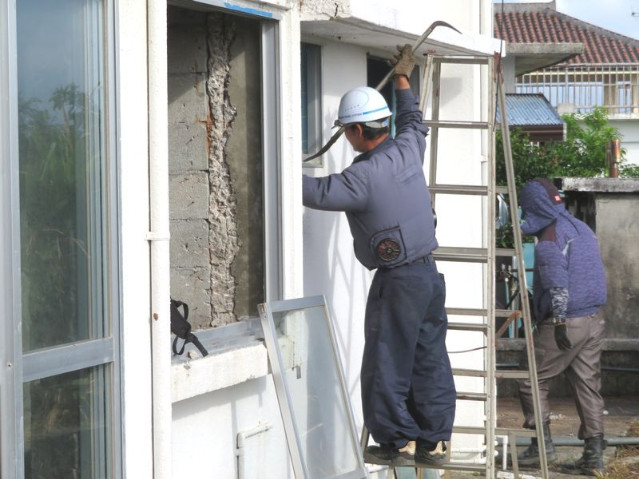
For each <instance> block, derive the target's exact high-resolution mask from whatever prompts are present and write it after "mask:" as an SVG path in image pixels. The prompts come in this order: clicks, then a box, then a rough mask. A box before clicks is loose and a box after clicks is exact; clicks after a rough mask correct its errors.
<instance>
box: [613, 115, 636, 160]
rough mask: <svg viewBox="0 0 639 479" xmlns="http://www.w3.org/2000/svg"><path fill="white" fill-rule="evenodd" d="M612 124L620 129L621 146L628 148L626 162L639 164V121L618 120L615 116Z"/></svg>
mask: <svg viewBox="0 0 639 479" xmlns="http://www.w3.org/2000/svg"><path fill="white" fill-rule="evenodd" d="M610 125H611V126H612V127H613V128H618V129H619V133H620V137H621V147H622V148H625V149H626V163H627V164H631V163H632V164H633V165H639V121H638V120H636V119H635V120H617V119H616V118H615V117H614V116H613V117H611V119H610Z"/></svg>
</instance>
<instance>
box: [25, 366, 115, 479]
mask: <svg viewBox="0 0 639 479" xmlns="http://www.w3.org/2000/svg"><path fill="white" fill-rule="evenodd" d="M109 369H110V368H109V367H104V366H101V367H98V368H93V369H90V370H82V371H76V372H73V373H69V374H64V375H60V376H55V377H52V378H46V379H41V380H38V381H32V382H29V383H26V384H25V385H24V451H25V453H24V454H25V458H24V459H25V464H24V467H25V478H26V479H53V478H74V479H94V478H95V479H98V478H106V477H112V471H111V470H110V469H111V468H110V464H111V463H112V448H111V446H110V440H109V438H111V437H112V434H111V426H110V424H111V422H112V421H111V418H110V413H109V411H110V408H109V407H108V399H107V398H108V397H109V389H110V387H111V384H110V380H109V377H110V375H109V374H108V371H109Z"/></svg>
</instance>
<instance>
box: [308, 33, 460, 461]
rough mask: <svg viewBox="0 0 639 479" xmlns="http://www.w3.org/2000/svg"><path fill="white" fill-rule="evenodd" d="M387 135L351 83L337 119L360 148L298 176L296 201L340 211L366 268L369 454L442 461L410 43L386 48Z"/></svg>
mask: <svg viewBox="0 0 639 479" xmlns="http://www.w3.org/2000/svg"><path fill="white" fill-rule="evenodd" d="M395 62H396V67H395V76H394V82H395V96H396V102H397V111H396V117H395V126H396V135H395V138H392V137H391V136H390V135H389V121H390V118H389V117H390V115H391V112H390V110H389V109H388V106H387V104H386V101H385V100H384V98H383V97H382V95H381V94H380V93H379V92H377V91H376V90H374V89H372V88H368V87H359V88H355V89H353V90H351V91H349V92H348V93H346V94H345V95H344V96H343V97H342V99H341V101H340V106H339V113H338V123H339V124H341V125H343V126H344V128H345V136H346V139H347V140H348V141H349V143H350V144H351V146H352V147H353V149H354V150H355V151H357V152H359V153H361V154H360V155H359V156H357V157H356V158H355V159H354V160H353V163H352V164H351V165H350V166H349V167H348V168H346V169H345V170H344V171H342V172H341V173H338V174H332V175H329V176H326V177H322V178H313V177H309V176H304V177H303V198H304V205H305V206H307V207H310V208H315V209H320V210H328V211H344V212H345V213H346V217H347V219H348V223H349V226H350V230H351V233H352V235H353V240H354V241H353V243H354V250H355V256H356V257H357V259H358V260H359V261H360V262H361V263H362V264H363V265H364V266H365V267H367V268H368V269H370V270H373V269H375V270H376V272H375V276H374V278H373V282H372V284H371V287H370V290H369V295H368V301H367V304H366V317H365V325H364V329H365V347H364V356H363V359H362V369H361V387H362V406H363V413H364V423H365V426H366V427H367V428H368V430H369V432H370V433H371V435H372V437H373V439H375V441H376V442H377V443H378V444H379V445H378V446H369V447H368V448H367V450H366V451H365V458H366V460H367V461H368V462H374V463H377V464H397V463H398V461H413V460H414V461H415V462H416V463H418V464H419V463H423V464H430V465H438V464H442V463H443V462H445V453H444V452H445V450H446V445H445V442H444V441H448V440H450V437H451V432H452V426H453V420H454V416H455V399H456V393H455V385H454V382H453V375H452V371H451V367H450V362H449V359H448V353H447V350H446V344H445V340H446V331H447V325H448V320H447V317H446V312H445V309H444V302H445V296H446V290H445V283H444V279H443V276H442V275H440V274H439V273H438V271H437V266H436V264H435V261H434V260H433V257H432V255H431V252H432V251H433V250H434V249H435V248H436V247H437V240H436V238H435V221H434V216H433V211H432V208H431V202H430V194H429V191H428V187H427V185H426V179H425V177H424V172H423V161H424V151H425V149H426V139H425V137H426V135H427V133H428V128H427V127H426V126H424V124H423V123H422V117H423V115H422V112H421V111H419V107H418V102H417V99H416V97H415V96H414V95H413V93H412V92H411V90H410V84H409V82H408V78H409V76H410V73H411V71H412V69H413V67H414V65H415V60H414V57H413V54H412V51H411V47H410V45H406V46H404V47H403V48H401V49H400V53H399V54H398V55H396V57H395Z"/></svg>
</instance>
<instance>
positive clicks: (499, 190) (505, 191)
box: [495, 185, 510, 195]
mask: <svg viewBox="0 0 639 479" xmlns="http://www.w3.org/2000/svg"><path fill="white" fill-rule="evenodd" d="M495 192H496V193H501V194H502V195H509V194H510V191H508V187H507V186H499V185H498V186H495Z"/></svg>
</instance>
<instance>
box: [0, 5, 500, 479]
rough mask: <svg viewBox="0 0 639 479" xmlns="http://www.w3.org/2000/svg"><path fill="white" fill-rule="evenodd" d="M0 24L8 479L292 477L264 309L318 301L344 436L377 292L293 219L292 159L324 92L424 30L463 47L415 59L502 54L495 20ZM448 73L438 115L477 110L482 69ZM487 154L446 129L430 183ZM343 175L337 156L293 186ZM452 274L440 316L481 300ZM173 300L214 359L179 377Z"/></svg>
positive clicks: (42, 12)
mask: <svg viewBox="0 0 639 479" xmlns="http://www.w3.org/2000/svg"><path fill="white" fill-rule="evenodd" d="M0 8H1V9H2V11H3V12H4V14H3V15H0V32H1V33H0V92H1V93H2V95H0V135H1V138H0V158H1V161H0V196H1V198H2V200H1V201H0V205H1V206H0V211H1V216H2V223H1V225H2V226H1V228H2V234H1V235H0V271H1V274H0V291H2V294H3V301H2V314H1V315H0V329H1V330H2V334H1V335H0V337H1V338H2V339H1V340H0V341H2V347H1V348H0V357H1V359H2V362H1V364H2V365H3V366H2V369H1V370H0V408H1V409H0V434H1V436H0V447H1V448H2V450H1V457H2V464H1V468H2V469H1V475H2V477H16V478H19V479H21V478H22V477H37V476H38V474H43V475H44V476H45V477H47V476H48V477H73V476H74V475H80V476H81V477H118V478H119V477H135V478H150V477H155V478H157V479H164V478H167V477H185V476H189V475H197V476H198V477H211V478H213V477H215V478H235V477H257V475H258V472H257V471H259V474H262V477H272V478H278V479H280V478H284V477H292V473H291V471H290V467H289V459H288V451H287V447H286V440H285V437H284V430H283V427H282V423H281V419H280V414H279V410H278V405H277V400H276V396H275V392H274V387H273V382H272V378H271V376H270V373H269V366H268V361H267V356H266V350H265V348H264V345H263V343H262V342H261V341H260V340H259V336H260V328H259V325H258V323H257V321H256V317H257V304H258V303H260V302H264V301H269V300H275V299H282V298H297V297H301V296H305V295H307V296H308V295H317V294H323V295H325V296H326V298H327V300H328V303H329V305H330V310H331V315H332V317H333V320H334V322H335V325H336V327H337V330H338V342H339V347H340V353H341V355H342V363H343V365H344V369H345V373H346V380H347V386H348V391H349V394H350V396H351V402H352V404H353V406H354V407H355V408H356V411H355V415H356V420H357V424H358V427H359V426H361V414H360V413H359V411H358V408H359V391H358V387H359V386H358V384H359V380H358V371H359V363H360V358H361V350H362V346H363V338H362V334H361V331H362V329H363V326H362V320H363V313H364V311H363V308H364V303H365V298H366V291H367V287H368V283H369V281H370V279H371V273H370V272H368V271H366V270H365V269H363V268H362V267H361V266H360V265H359V264H358V263H357V262H356V261H355V260H354V257H353V254H352V251H351V241H350V235H349V232H348V228H347V225H346V222H345V220H344V218H343V217H342V216H340V215H337V214H333V215H330V214H321V213H318V212H307V211H305V210H304V208H303V207H302V204H301V182H300V176H301V174H302V171H303V167H302V161H301V159H302V157H303V155H304V154H303V151H304V150H308V151H312V150H313V148H314V147H316V146H317V145H319V144H321V143H323V142H324V141H326V140H327V139H328V137H329V136H330V133H331V131H330V125H332V121H333V119H334V118H335V116H336V111H337V105H338V101H339V98H340V96H341V95H342V94H343V93H344V92H345V91H346V90H347V89H349V88H350V87H353V86H356V85H361V84H367V83H370V82H372V81H373V79H374V78H375V77H376V76H377V75H379V73H380V72H382V71H384V69H385V68H386V67H385V66H384V61H385V60H386V59H388V58H389V57H390V56H391V54H392V53H394V51H395V50H394V49H395V45H396V44H401V43H406V42H412V41H414V40H415V39H416V38H417V36H418V35H420V34H421V33H422V32H423V31H424V30H425V29H426V27H428V25H430V24H431V23H432V22H433V21H435V20H445V21H448V22H449V23H451V24H453V25H454V26H456V27H457V28H459V29H460V30H462V31H463V33H464V34H463V35H459V34H457V33H455V32H452V31H436V32H435V33H434V34H433V36H432V39H431V40H430V41H429V42H428V43H427V44H426V45H425V46H424V47H423V49H422V51H421V53H423V52H425V51H426V50H429V51H433V52H439V53H460V52H461V53H472V52H477V53H480V54H482V55H492V54H493V52H494V51H496V50H499V42H496V41H495V40H494V39H493V38H492V20H493V15H492V4H491V2H489V1H486V0H476V1H473V2H468V1H467V0H451V1H448V2H440V3H438V4H426V3H425V2H422V1H419V0H403V1H396V2H393V3H392V4H389V3H388V2H384V1H381V0H380V1H374V2H371V1H364V0H350V1H348V0H344V1H338V2H323V1H304V2H297V1H290V0H268V1H253V0H245V1H241V2H237V3H235V2H225V1H221V0H201V1H200V0H172V1H170V2H168V5H167V2H165V1H159V0H148V1H147V2H140V1H138V0H120V1H115V0H101V1H93V0H91V1H89V0H87V1H83V0H80V1H78V0H62V1H59V2H55V3H52V2H48V1H44V0H40V1H38V0H32V1H20V2H17V1H14V0H0ZM418 76H419V75H418ZM444 78H445V80H446V81H445V82H443V83H445V85H446V86H448V87H450V89H449V90H447V91H446V92H443V93H442V112H443V113H446V114H447V115H450V116H451V117H454V116H455V115H460V114H461V113H465V114H467V115H470V116H471V117H474V116H476V115H477V114H478V113H477V112H478V111H479V110H480V109H481V107H483V106H485V104H486V102H487V97H486V95H487V92H488V84H489V78H488V74H487V73H486V72H485V71H484V70H481V69H479V68H469V69H463V68H459V69H457V68H451V69H450V70H448V71H446V72H444ZM417 83H418V84H419V81H418V82H417ZM486 145H487V142H486V138H485V136H482V135H480V134H475V135H472V136H470V137H465V136H463V134H462V133H461V132H459V133H454V132H453V133H451V136H450V137H449V138H448V140H447V141H446V142H442V145H441V147H442V151H443V154H444V155H445V156H446V157H447V158H450V162H449V163H447V164H445V165H442V168H441V172H440V173H441V174H442V175H444V177H448V178H455V177H456V176H457V175H458V174H459V172H463V174H464V175H466V177H467V178H466V179H467V180H469V183H470V182H472V181H475V182H476V183H477V184H479V183H480V181H481V177H482V174H483V173H484V170H483V167H484V163H483V161H484V160H485V157H486V151H485V149H486ZM351 157H352V152H351V151H350V148H349V147H348V145H347V144H346V142H345V141H343V140H342V141H340V142H338V143H337V144H336V145H335V146H334V147H333V149H332V150H331V152H330V154H328V155H327V156H326V157H325V158H323V161H322V162H319V163H318V164H316V165H315V169H312V170H307V172H308V173H310V174H328V173H331V172H335V171H340V170H341V169H342V168H344V167H345V166H346V165H347V164H348V163H349V162H350V159H351ZM451 182H452V181H451ZM458 207H459V205H455V204H450V203H449V204H447V205H446V204H443V205H442V206H441V208H442V209H441V210H440V211H439V213H440V215H441V217H442V218H453V217H454V213H453V212H455V211H458V209H459V208H458ZM484 220H485V219H483V218H481V217H473V218H472V221H457V218H455V220H454V221H453V220H449V221H448V227H447V228H444V226H446V225H445V223H446V222H445V221H443V224H442V229H441V230H440V231H441V236H442V240H450V239H455V238H459V237H463V238H466V239H469V240H471V241H473V242H475V243H476V244H481V242H482V239H483V238H482V234H481V225H482V223H481V222H482V221H484ZM445 273H446V274H447V279H448V284H449V288H448V295H449V300H450V301H451V303H453V304H455V305H458V306H460V307H461V306H464V305H466V304H468V302H471V301H472V302H474V304H476V303H477V302H481V300H482V298H483V297H484V294H483V293H484V287H485V285H484V284H482V281H481V279H479V280H478V278H481V277H482V276H481V270H480V268H475V269H473V271H470V272H469V271H467V270H464V269H463V268H461V267H455V266H449V267H448V268H447V269H446V271H445ZM171 295H174V296H176V297H178V298H180V299H184V300H186V301H187V302H188V303H189V305H190V306H191V319H192V322H193V324H194V325H195V326H196V328H198V330H199V334H200V337H201V338H202V341H203V342H204V343H205V345H206V346H207V348H208V349H209V351H210V354H209V356H207V357H206V358H201V357H200V356H199V355H198V353H197V352H196V351H195V350H193V349H190V348H189V349H188V355H187V356H185V357H181V358H173V361H172V358H171V353H170V348H171V343H170V341H171V336H170V330H169V303H168V298H169V296H171ZM449 341H450V347H451V349H454V350H465V349H469V348H471V349H472V346H473V345H474V341H475V340H474V339H469V338H467V337H465V336H464V335H462V334H461V333H460V334H454V335H453V334H451V335H450V338H449ZM482 359H483V353H482V352H481V351H478V352H473V353H471V356H470V357H468V356H463V355H458V356H456V357H455V358H454V359H453V361H454V362H464V361H466V362H468V361H477V362H480V361H482ZM481 412H482V405H481V404H475V405H467V406H464V407H460V409H459V414H458V418H459V420H460V421H462V422H465V423H466V424H469V423H470V425H472V424H473V423H481V417H482V415H481ZM475 442H478V441H475ZM456 444H459V445H460V446H459V447H461V446H463V447H464V448H467V449H473V448H474V450H475V451H477V450H478V449H477V448H478V446H479V444H471V445H465V444H464V443H463V442H458V443H456ZM455 447H458V446H455ZM476 454H477V453H476V452H475V455H476ZM378 474H384V473H383V472H378Z"/></svg>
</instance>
